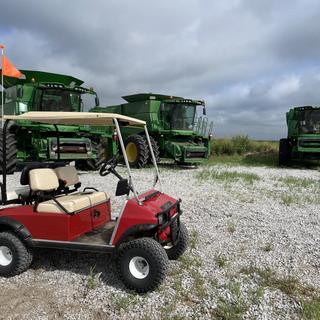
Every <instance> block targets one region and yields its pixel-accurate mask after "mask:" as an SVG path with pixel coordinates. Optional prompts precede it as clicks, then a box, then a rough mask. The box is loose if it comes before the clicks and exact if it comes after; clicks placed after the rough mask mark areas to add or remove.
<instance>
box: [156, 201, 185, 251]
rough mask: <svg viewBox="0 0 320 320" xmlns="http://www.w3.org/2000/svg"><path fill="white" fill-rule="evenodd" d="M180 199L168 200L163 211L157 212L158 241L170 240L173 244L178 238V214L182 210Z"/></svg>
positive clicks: (179, 214)
mask: <svg viewBox="0 0 320 320" xmlns="http://www.w3.org/2000/svg"><path fill="white" fill-rule="evenodd" d="M180 203H181V199H179V200H177V201H176V203H171V202H170V201H169V202H167V203H166V204H164V205H163V206H162V207H163V211H161V212H159V213H158V215H157V218H158V225H159V227H158V232H157V238H158V241H159V242H160V243H166V242H171V243H172V244H173V245H175V244H176V242H177V241H178V239H179V232H180V216H181V214H182V210H181V208H180Z"/></svg>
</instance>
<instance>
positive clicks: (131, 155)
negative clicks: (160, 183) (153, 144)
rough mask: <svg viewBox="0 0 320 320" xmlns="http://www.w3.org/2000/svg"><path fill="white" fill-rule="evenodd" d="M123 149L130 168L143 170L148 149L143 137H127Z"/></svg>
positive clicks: (147, 156)
mask: <svg viewBox="0 0 320 320" xmlns="http://www.w3.org/2000/svg"><path fill="white" fill-rule="evenodd" d="M125 148H126V153H127V157H128V161H129V164H130V166H132V167H136V168H143V167H144V166H145V165H146V164H147V162H148V158H149V149H148V145H147V142H146V140H145V138H144V137H142V136H139V135H137V134H135V135H132V136H129V137H128V138H127V140H126V141H125Z"/></svg>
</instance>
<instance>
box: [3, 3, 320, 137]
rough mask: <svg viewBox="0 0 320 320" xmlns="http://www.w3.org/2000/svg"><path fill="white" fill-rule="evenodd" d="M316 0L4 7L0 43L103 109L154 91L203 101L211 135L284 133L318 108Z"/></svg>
mask: <svg viewBox="0 0 320 320" xmlns="http://www.w3.org/2000/svg"><path fill="white" fill-rule="evenodd" d="M319 9H320V3H319V2H318V1H315V0H308V1H302V0H294V1H281V2H279V1H274V0H269V1H266V0H261V1H254V0H252V1H249V0H229V1H224V2H222V1H220V2H216V1H210V0H202V1H196V0H184V1H182V0H176V1H170V0H164V1H161V2H160V1H158V2H154V1H147V0H139V1H129V0H123V1H116V0H112V1H102V0H99V1H94V2H93V1H91V2H89V1H84V0H80V1H77V2H76V3H75V2H73V1H62V0H55V1H50V2H47V1H41V2H40V1H36V0H29V1H27V2H26V1H14V0H12V1H10V2H7V3H6V4H2V7H1V12H0V42H4V43H5V44H6V45H7V50H6V53H7V55H8V57H10V59H11V60H12V61H13V62H14V63H15V65H16V66H17V67H19V68H21V69H27V68H28V69H39V70H46V71H52V72H58V73H67V74H71V75H74V76H77V77H79V78H81V79H84V80H85V81H86V84H87V85H88V86H93V87H94V88H95V89H96V90H97V91H98V93H99V95H100V100H101V102H102V103H104V104H105V105H107V104H113V103H119V102H120V101H121V99H120V97H121V95H125V94H129V93H134V92H144V91H147V92H151V91H153V92H159V93H166V94H173V95H182V96H185V97H191V98H203V99H205V100H206V101H207V106H208V110H209V115H210V117H211V119H212V120H213V121H214V123H215V133H216V135H219V136H222V135H232V134H237V133H247V134H249V135H250V136H251V137H255V138H265V139H275V138H279V137H280V136H283V135H285V112H286V111H287V110H288V109H289V107H290V106H292V105H306V104H308V105H309V104H316V105H317V104H318V101H319V96H318V93H317V91H318V90H317V89H318V87H319V81H320V66H319V62H318V59H319V58H318V57H319V53H320V42H319V41H317V40H318V35H317V30H319V27H320V22H319V20H318V19H317V17H316V14H317V12H319Z"/></svg>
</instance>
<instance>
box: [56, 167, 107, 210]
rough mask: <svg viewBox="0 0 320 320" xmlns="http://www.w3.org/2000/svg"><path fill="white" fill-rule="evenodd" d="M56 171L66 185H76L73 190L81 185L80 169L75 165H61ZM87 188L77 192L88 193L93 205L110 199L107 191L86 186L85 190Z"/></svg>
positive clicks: (80, 193)
mask: <svg viewBox="0 0 320 320" xmlns="http://www.w3.org/2000/svg"><path fill="white" fill-rule="evenodd" d="M54 171H55V172H56V174H57V176H58V179H59V181H63V183H64V186H65V187H71V186H74V188H75V189H74V190H71V192H74V191H76V190H77V189H78V188H79V187H80V186H81V182H80V180H79V175H78V171H77V169H76V168H75V167H73V166H67V167H59V168H56V169H54ZM86 189H87V190H88V191H84V192H79V193H76V194H77V195H87V196H88V197H89V198H90V201H91V204H92V205H96V204H99V203H102V202H105V201H107V200H109V197H108V195H107V194H106V193H105V192H101V191H97V190H95V189H92V188H85V190H86ZM90 190H91V191H90Z"/></svg>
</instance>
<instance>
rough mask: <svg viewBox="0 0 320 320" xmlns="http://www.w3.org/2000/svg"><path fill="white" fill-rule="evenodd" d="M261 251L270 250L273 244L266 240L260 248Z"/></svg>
mask: <svg viewBox="0 0 320 320" xmlns="http://www.w3.org/2000/svg"><path fill="white" fill-rule="evenodd" d="M262 250H263V251H265V252H270V251H272V250H273V244H272V243H271V242H268V243H266V244H265V245H264V246H263V248H262Z"/></svg>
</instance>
